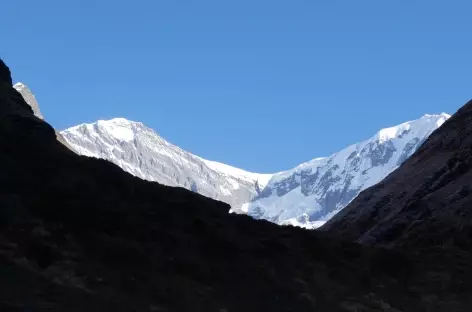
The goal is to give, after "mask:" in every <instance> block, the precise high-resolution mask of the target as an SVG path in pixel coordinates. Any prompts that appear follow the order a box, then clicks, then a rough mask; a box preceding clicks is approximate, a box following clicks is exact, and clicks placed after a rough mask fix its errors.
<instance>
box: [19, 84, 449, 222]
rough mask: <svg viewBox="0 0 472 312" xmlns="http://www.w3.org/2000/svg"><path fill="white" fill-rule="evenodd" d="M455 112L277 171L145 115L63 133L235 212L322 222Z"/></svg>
mask: <svg viewBox="0 0 472 312" xmlns="http://www.w3.org/2000/svg"><path fill="white" fill-rule="evenodd" d="M15 88H16V89H17V90H18V91H20V93H21V94H22V95H23V97H24V98H25V100H26V102H28V103H29V104H30V105H31V106H32V107H33V110H34V111H35V114H37V116H39V117H41V118H42V115H41V113H40V111H39V106H38V105H37V102H36V100H35V98H34V95H33V94H32V93H31V91H30V90H29V89H28V88H27V87H26V86H25V85H24V84H16V85H15ZM449 117H450V116H449V115H448V114H445V113H442V114H437V115H424V116H423V117H421V118H419V119H417V120H413V121H409V122H405V123H402V124H400V125H398V126H394V127H390V128H385V129H382V130H380V131H378V132H377V133H376V134H375V135H373V136H372V137H370V138H369V139H367V140H365V141H362V142H360V143H357V144H353V145H351V146H349V147H347V148H345V149H343V150H342V151H340V152H338V153H335V154H333V155H331V156H329V157H324V158H315V159H313V160H311V161H308V162H305V163H303V164H301V165H299V166H297V167H295V168H293V169H290V170H287V171H282V172H278V173H275V174H259V173H252V172H247V171H245V170H241V169H238V168H235V167H232V166H228V165H225V164H222V163H218V162H213V161H209V160H206V159H203V158H201V157H198V156H196V155H193V154H191V153H189V152H187V151H185V150H183V149H181V148H179V147H178V146H175V145H173V144H171V143H169V142H168V141H166V140H165V139H163V138H162V137H161V136H159V135H158V134H157V133H156V132H155V131H154V130H152V129H150V128H148V127H146V126H145V125H143V124H142V123H140V122H134V121H129V120H126V119H124V118H115V119H111V120H99V121H97V122H95V123H92V124H81V125H78V126H75V127H72V128H69V129H66V130H64V131H61V132H60V134H59V135H58V138H59V139H60V140H61V141H63V142H64V143H65V144H67V145H68V146H69V148H71V149H72V150H73V151H75V152H76V153H78V154H81V155H86V156H91V157H96V158H102V159H106V160H108V161H110V162H113V163H115V164H116V165H118V166H120V167H121V168H122V169H123V170H125V171H127V172H129V173H131V174H133V175H135V176H137V177H140V178H142V179H145V180H149V181H157V182H159V183H162V184H166V185H170V186H180V187H184V188H187V189H189V190H192V191H194V192H197V193H200V194H202V195H205V196H208V197H210V198H213V199H217V200H220V201H223V202H226V203H228V204H230V205H231V207H232V208H231V212H233V213H242V214H248V215H250V216H252V217H254V218H257V219H265V220H269V221H271V222H274V223H277V224H280V225H289V224H290V225H295V226H301V227H304V228H316V227H319V226H320V225H322V224H324V222H326V221H327V220H329V219H330V218H331V217H332V216H334V215H335V214H336V213H337V212H339V211H340V210H342V209H343V208H344V207H345V206H346V205H347V204H349V203H350V202H351V201H352V200H353V199H354V198H356V196H357V195H358V194H359V193H360V192H361V191H363V190H364V189H366V188H368V187H370V186H372V185H374V184H376V183H378V182H380V181H382V180H383V179H384V178H385V177H386V176H387V175H389V174H390V173H391V172H392V171H394V170H395V169H397V168H398V167H399V166H400V165H401V164H402V163H403V162H404V161H405V160H407V159H408V158H409V157H410V156H411V155H412V154H413V153H414V152H415V151H416V150H417V149H418V148H419V147H420V146H421V144H422V143H423V142H424V141H425V140H426V139H427V138H428V137H429V135H430V134H431V133H432V132H433V131H434V130H436V129H437V128H438V127H440V126H441V125H442V124H443V123H444V122H445V121H446V120H447V119H448V118H449Z"/></svg>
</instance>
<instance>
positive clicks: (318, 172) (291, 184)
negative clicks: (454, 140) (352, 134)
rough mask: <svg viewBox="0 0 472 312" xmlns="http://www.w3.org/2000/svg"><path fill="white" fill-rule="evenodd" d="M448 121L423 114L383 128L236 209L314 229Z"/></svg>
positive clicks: (276, 180) (274, 182) (285, 175)
mask: <svg viewBox="0 0 472 312" xmlns="http://www.w3.org/2000/svg"><path fill="white" fill-rule="evenodd" d="M449 117H450V116H449V115H448V114H445V113H442V114H440V115H424V116H423V117H421V118H420V119H418V120H414V121H409V122H405V123H403V124H401V125H398V126H395V127H391V128H386V129H382V130H380V131H379V132H377V133H376V134H375V135H374V136H372V137H371V138H370V139H368V140H366V141H363V142H361V143H358V144H354V145H351V146H349V147H347V148H345V149H343V150H342V151H340V152H338V153H335V154H333V155H331V156H329V157H326V158H316V159H313V160H311V161H309V162H306V163H303V164H301V165H299V166H297V167H296V168H294V169H292V170H288V171H284V172H280V173H277V174H274V175H273V176H272V178H271V179H270V181H269V183H268V184H267V186H266V188H265V189H264V190H263V191H262V192H260V193H259V194H258V195H257V197H255V198H254V199H253V200H252V201H251V202H249V203H247V204H244V205H243V206H242V207H241V208H240V210H242V212H244V213H247V214H249V215H250V216H252V217H254V218H258V219H259V218H260V219H266V220H269V221H272V222H275V223H278V224H292V225H298V226H303V227H306V228H313V227H318V226H320V225H322V224H323V223H324V222H325V221H327V220H328V219H330V218H331V217H332V216H333V215H334V214H336V213H337V212H339V211H340V210H341V209H342V208H344V207H345V206H346V205H347V204H349V203H350V202H351V201H352V200H353V199H354V198H355V197H356V196H357V195H358V194H359V193H360V192H361V191H363V190H364V189H366V188H368V187H370V186H372V185H374V184H377V183H378V182H380V181H381V180H383V179H384V178H385V177H386V176H387V175H388V174H390V173H391V172H392V171H394V170H395V169H397V168H398V167H399V166H400V165H401V164H402V163H403V162H404V161H405V160H406V159H407V158H408V157H410V156H411V155H412V154H413V152H415V151H416V149H417V148H418V147H419V146H420V145H421V144H422V143H423V142H424V141H425V140H426V139H427V138H428V137H429V135H430V134H431V133H432V132H433V131H434V130H436V129H437V128H438V127H440V126H441V125H442V124H443V123H444V122H445V121H446V120H447V119H448V118H449Z"/></svg>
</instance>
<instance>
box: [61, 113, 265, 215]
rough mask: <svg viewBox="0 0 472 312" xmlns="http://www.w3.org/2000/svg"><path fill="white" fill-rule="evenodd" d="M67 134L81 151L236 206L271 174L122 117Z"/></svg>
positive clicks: (72, 129)
mask: <svg viewBox="0 0 472 312" xmlns="http://www.w3.org/2000/svg"><path fill="white" fill-rule="evenodd" d="M62 135H63V137H64V138H65V140H66V141H67V142H68V144H69V145H70V146H72V148H73V149H74V150H75V151H76V152H77V153H79V154H82V155H87V156H92V157H97V158H103V159H107V160H109V161H111V162H113V163H115V164H117V165H118V166H120V167H121V168H123V169H124V170H125V171H127V172H129V173H131V174H133V175H135V176H138V177H140V178H142V179H146V180H149V181H157V182H160V183H163V184H166V185H170V186H181V187H185V188H187V189H189V190H192V191H194V192H198V193H200V194H202V195H205V196H208V197H211V198H214V199H218V200H221V201H224V202H227V203H229V204H230V205H231V206H235V207H238V206H241V205H242V204H243V203H246V202H248V201H250V200H251V199H252V198H254V197H255V196H257V194H258V193H259V192H260V191H261V190H262V189H263V188H264V187H265V185H266V184H267V182H268V180H269V179H270V177H271V175H264V174H257V173H250V172H247V171H244V170H241V169H237V168H234V167H231V166H228V165H224V164H220V163H217V162H212V161H207V160H205V159H202V158H200V157H198V156H195V155H193V154H191V153H189V152H186V151H184V150H183V149H181V148H179V147H177V146H175V145H173V144H171V143H169V142H167V141H166V140H164V139H163V138H162V137H160V136H159V135H158V134H157V133H156V132H155V131H154V130H152V129H149V128H147V127H146V126H144V125H143V124H142V123H140V122H133V121H129V120H126V119H123V118H115V119H112V120H106V121H105V120H100V121H98V122H96V123H93V124H82V125H79V126H76V127H72V128H70V129H67V130H65V131H62Z"/></svg>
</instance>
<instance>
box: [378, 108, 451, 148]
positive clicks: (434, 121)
mask: <svg viewBox="0 0 472 312" xmlns="http://www.w3.org/2000/svg"><path fill="white" fill-rule="evenodd" d="M450 117H451V116H450V115H448V114H446V113H441V114H438V115H429V114H426V115H424V116H423V117H421V118H420V119H417V120H412V121H408V122H404V123H402V124H400V125H397V126H394V127H390V128H385V129H381V130H380V131H379V132H377V134H376V135H375V136H374V138H373V139H377V140H378V141H379V142H380V143H383V142H385V141H388V140H392V139H395V138H398V137H401V136H402V135H404V134H405V133H407V132H409V131H414V132H415V133H414V135H416V136H424V135H425V134H426V133H428V132H429V131H430V130H431V128H432V127H433V128H438V127H440V126H442V124H443V123H444V122H445V121H446V120H448V119H449V118H450Z"/></svg>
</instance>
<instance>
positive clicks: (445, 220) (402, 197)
mask: <svg viewBox="0 0 472 312" xmlns="http://www.w3.org/2000/svg"><path fill="white" fill-rule="evenodd" d="M470 181H472V101H469V102H468V103H467V104H466V105H464V106H463V107H462V108H461V109H459V110H458V112H457V113H456V114H455V115H453V116H452V117H451V118H450V119H449V120H448V121H446V122H445V123H444V125H443V126H442V127H440V128H439V129H437V130H436V131H435V132H434V133H433V134H432V135H431V136H430V137H429V138H428V139H427V140H426V142H425V143H424V144H423V145H422V146H421V147H420V148H419V149H418V150H417V152H416V153H415V154H413V155H412V156H411V157H410V158H409V159H408V160H407V161H406V162H405V163H404V164H403V165H402V166H401V167H400V168H399V169H397V170H396V171H394V172H393V173H392V174H391V175H389V176H388V177H387V178H386V179H385V180H384V181H383V182H382V183H380V184H378V185H376V186H373V187H371V188H370V189H367V190H365V191H364V192H362V193H361V194H360V195H359V196H358V197H357V198H356V199H355V200H354V201H353V202H352V203H350V204H349V206H348V207H346V208H345V209H344V210H343V211H341V212H340V213H339V214H338V215H336V216H335V217H334V218H333V219H332V220H331V221H329V222H328V223H327V224H326V225H325V226H324V228H323V229H325V230H328V231H330V232H332V233H337V234H341V235H343V236H345V237H347V238H349V239H353V240H358V241H359V242H362V243H367V244H381V245H390V246H397V245H402V246H411V247H415V248H416V247H427V246H454V247H459V248H465V249H471V248H472V225H471V220H472V209H471V208H470V207H472V192H470V190H472V187H471V184H470Z"/></svg>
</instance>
